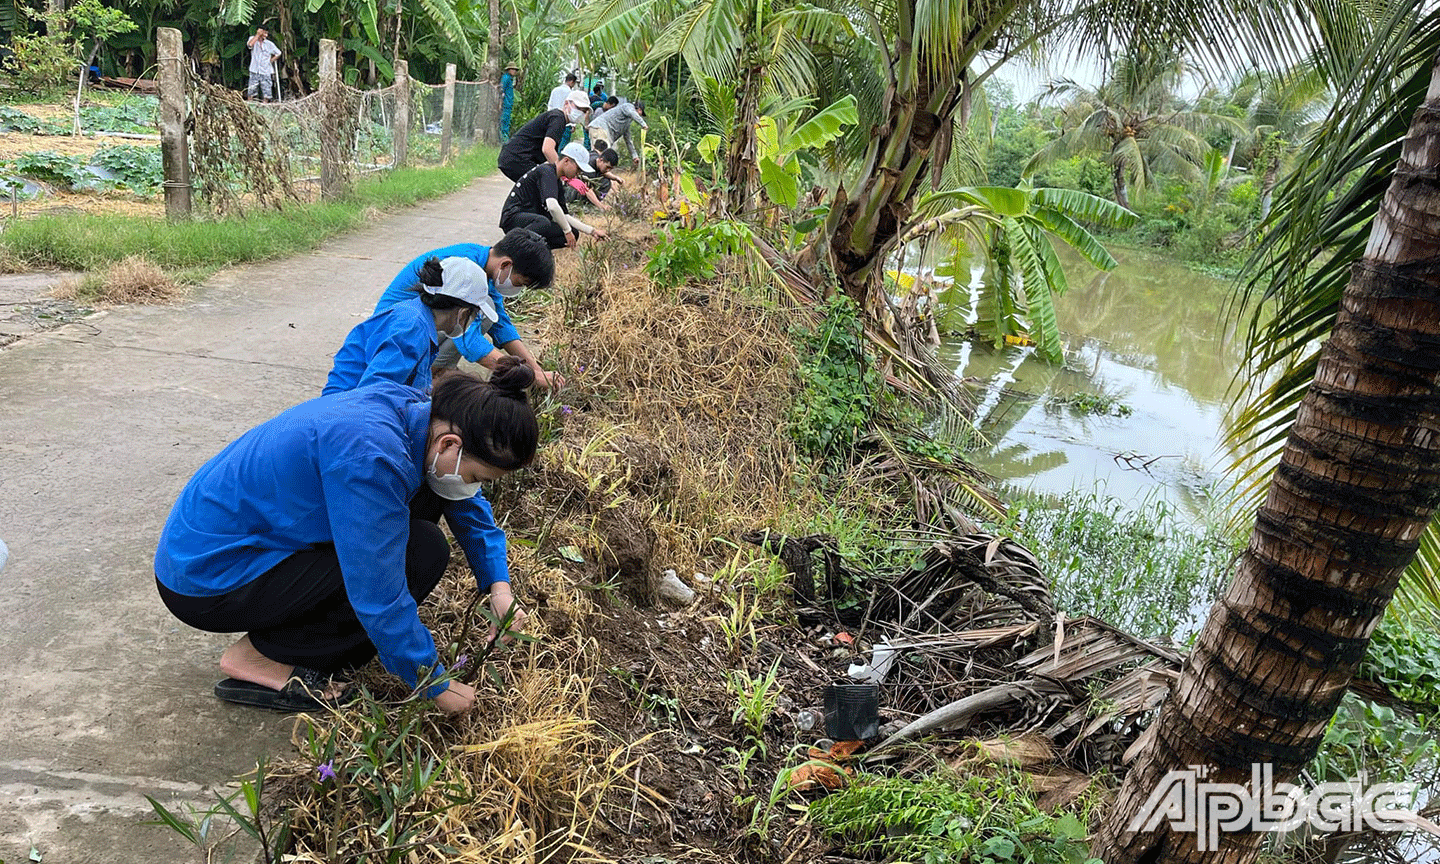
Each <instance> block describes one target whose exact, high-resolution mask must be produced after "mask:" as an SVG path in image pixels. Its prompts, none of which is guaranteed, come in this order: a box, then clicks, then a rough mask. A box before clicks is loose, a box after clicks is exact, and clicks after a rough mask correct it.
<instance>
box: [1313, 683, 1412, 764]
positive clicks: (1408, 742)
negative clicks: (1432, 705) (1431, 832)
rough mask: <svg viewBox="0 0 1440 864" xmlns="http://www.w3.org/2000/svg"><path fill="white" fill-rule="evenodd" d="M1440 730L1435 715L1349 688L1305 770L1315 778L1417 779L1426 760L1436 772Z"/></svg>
mask: <svg viewBox="0 0 1440 864" xmlns="http://www.w3.org/2000/svg"><path fill="white" fill-rule="evenodd" d="M1436 731H1437V723H1436V720H1435V719H1434V718H1432V717H1429V716H1426V715H1418V716H1413V717H1412V716H1410V715H1408V714H1405V713H1401V712H1398V711H1396V710H1394V709H1393V708H1390V707H1388V706H1385V705H1379V704H1377V703H1374V702H1371V701H1369V700H1368V699H1363V698H1361V697H1359V696H1357V695H1355V694H1354V693H1346V694H1345V698H1344V700H1343V701H1341V703H1340V710H1338V711H1336V712H1335V716H1334V717H1333V718H1331V720H1330V725H1329V726H1328V727H1327V728H1326V730H1325V741H1324V743H1323V744H1321V745H1320V750H1319V752H1318V753H1316V754H1315V758H1314V759H1312V760H1310V764H1308V765H1306V766H1305V769H1304V772H1303V776H1304V777H1305V778H1306V779H1308V780H1309V781H1311V782H1312V783H1330V782H1348V781H1350V780H1353V779H1355V778H1357V777H1366V778H1368V779H1369V781H1370V782H1374V783H1398V782H1404V781H1410V780H1415V779H1416V772H1417V770H1420V769H1422V768H1424V767H1426V766H1428V768H1429V771H1430V773H1432V774H1433V773H1435V772H1436V770H1437V762H1440V741H1437V740H1436V735H1435V733H1436Z"/></svg>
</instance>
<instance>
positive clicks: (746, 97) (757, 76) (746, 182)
mask: <svg viewBox="0 0 1440 864" xmlns="http://www.w3.org/2000/svg"><path fill="white" fill-rule="evenodd" d="M750 38H753V37H749V36H747V42H748V40H749V39H750ZM740 66H741V69H742V71H741V73H740V92H739V93H738V94H736V104H735V124H734V126H733V127H732V128H731V130H730V142H729V146H728V147H727V149H726V153H725V179H726V180H727V181H728V182H729V184H730V189H729V195H728V198H729V201H728V204H729V205H730V212H731V213H733V214H735V215H744V214H748V213H749V212H750V211H751V210H753V209H754V206H755V189H756V186H757V185H758V183H759V177H760V160H759V158H758V155H757V154H756V132H755V124H756V122H758V121H759V119H760V87H761V85H762V84H763V83H764V75H765V67H764V65H762V64H761V63H760V62H759V61H758V52H757V51H755V50H753V49H752V48H750V47H749V46H748V44H747V46H746V48H745V50H744V51H743V52H742V54H741V58H740Z"/></svg>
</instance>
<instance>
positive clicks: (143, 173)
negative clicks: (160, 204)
mask: <svg viewBox="0 0 1440 864" xmlns="http://www.w3.org/2000/svg"><path fill="white" fill-rule="evenodd" d="M90 164H91V165H99V166H101V167H102V168H105V169H106V170H108V171H110V172H111V173H112V174H114V175H115V177H116V180H117V181H118V182H119V183H120V184H122V185H124V186H126V187H127V188H129V189H132V190H134V191H135V192H138V193H141V194H154V193H155V192H157V191H159V189H160V186H161V184H162V183H164V181H165V171H164V167H163V165H162V163H161V158H160V148H159V147H158V146H152V147H137V146H132V145H128V144H125V145H120V146H117V147H102V148H101V149H99V150H96V151H95V155H94V156H92V157H91V158H90Z"/></svg>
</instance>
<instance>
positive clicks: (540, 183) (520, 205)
mask: <svg viewBox="0 0 1440 864" xmlns="http://www.w3.org/2000/svg"><path fill="white" fill-rule="evenodd" d="M594 170H595V169H594V167H593V166H592V165H591V164H590V153H589V152H588V151H587V150H586V149H585V145H583V144H581V143H580V142H579V141H572V142H570V143H569V144H566V145H565V149H564V150H563V151H562V155H561V157H560V161H559V163H558V164H556V165H550V164H548V163H545V164H541V165H536V166H535V167H533V168H531V169H530V170H529V171H527V172H526V173H525V176H523V177H521V178H520V180H519V181H518V182H516V184H515V186H514V188H512V189H511V190H510V195H509V196H508V197H506V199H505V204H504V206H502V207H501V208H500V227H501V229H503V230H505V231H513V230H515V229H517V228H526V229H529V230H531V231H534V232H535V233H536V234H539V235H540V236H541V237H544V238H545V242H546V243H549V244H550V248H551V249H561V248H564V247H566V246H568V247H570V248H572V249H573V248H575V243H576V241H577V240H579V237H580V235H581V234H590V235H592V236H593V237H594V238H595V239H597V240H604V239H605V229H603V228H596V227H594V226H591V225H587V224H586V223H584V222H582V221H580V220H579V219H576V218H575V217H574V216H571V215H570V213H569V211H568V210H567V209H566V208H565V200H564V199H565V196H564V195H563V194H561V191H560V180H561V178H562V177H563V178H564V179H566V180H573V179H574V178H576V177H579V176H580V172H581V171H584V172H586V173H587V174H588V173H590V172H592V171H594Z"/></svg>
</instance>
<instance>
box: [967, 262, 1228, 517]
mask: <svg viewBox="0 0 1440 864" xmlns="http://www.w3.org/2000/svg"><path fill="white" fill-rule="evenodd" d="M1112 252H1113V253H1114V254H1115V257H1116V258H1117V259H1118V260H1119V261H1120V266H1119V267H1117V268H1116V269H1115V270H1113V271H1110V272H1108V273H1105V272H1100V271H1097V270H1095V269H1094V268H1092V267H1090V266H1089V265H1087V264H1085V263H1084V262H1082V261H1080V260H1079V259H1078V258H1075V257H1074V256H1069V257H1063V256H1062V260H1064V262H1065V268H1066V272H1067V274H1068V275H1069V278H1070V281H1071V285H1070V290H1069V291H1068V292H1067V293H1066V294H1065V296H1064V297H1062V298H1061V299H1060V301H1059V303H1058V304H1057V309H1056V313H1057V319H1058V321H1059V325H1060V329H1061V331H1062V334H1063V336H1064V338H1065V344H1066V351H1065V356H1066V359H1065V364H1064V365H1063V366H1055V365H1052V364H1050V363H1047V362H1045V360H1043V359H1042V358H1041V357H1039V356H1038V355H1037V354H1036V353H1035V349H1034V348H1030V347H1019V346H1011V345H1007V346H1005V347H1003V348H1000V349H998V350H997V349H994V348H992V347H990V346H989V345H987V344H984V343H982V342H976V341H971V340H966V339H954V340H949V341H947V342H946V343H945V344H944V345H942V347H941V356H942V357H943V358H944V359H945V360H947V361H948V362H949V363H950V364H951V365H952V367H953V368H954V369H955V372H956V374H957V375H959V376H961V377H964V378H966V379H968V380H969V381H970V383H971V384H972V392H973V394H974V397H975V400H976V404H977V407H976V410H975V418H976V420H977V423H978V425H979V427H980V429H981V431H982V432H983V433H984V435H985V436H986V438H987V440H988V442H989V443H988V446H986V447H983V448H981V449H979V450H978V451H976V452H975V453H973V454H971V455H972V459H973V460H974V461H975V462H976V463H977V464H978V465H979V466H980V467H981V468H983V469H985V470H986V471H988V472H990V473H991V474H992V475H993V476H994V477H995V478H997V479H998V480H1000V481H1003V482H1004V483H1006V484H1008V485H1011V486H1014V487H1018V488H1021V489H1025V488H1029V489H1031V490H1033V491H1035V492H1039V493H1046V494H1063V493H1066V492H1069V491H1070V490H1071V489H1084V490H1087V491H1088V490H1093V491H1095V492H1098V493H1100V494H1102V495H1111V496H1114V497H1115V498H1118V499H1120V500H1122V501H1126V502H1135V503H1138V502H1140V501H1142V500H1146V499H1147V498H1154V497H1159V498H1162V499H1165V500H1167V501H1169V502H1171V503H1174V504H1176V505H1178V507H1179V509H1180V510H1181V511H1182V512H1185V513H1188V514H1189V515H1191V516H1192V517H1194V518H1198V517H1201V516H1203V515H1204V514H1205V513H1206V512H1207V511H1208V509H1209V502H1210V498H1211V493H1212V490H1215V489H1218V488H1219V487H1220V486H1221V485H1222V483H1223V474H1224V472H1225V470H1226V468H1227V467H1228V466H1229V465H1230V461H1229V457H1228V455H1227V453H1226V450H1225V448H1224V446H1223V444H1222V441H1223V438H1224V428H1225V413H1226V407H1227V405H1228V403H1229V400H1228V395H1227V392H1228V388H1229V387H1230V384H1231V381H1232V379H1233V377H1234V375H1235V372H1236V370H1237V369H1238V368H1239V367H1240V365H1241V358H1242V344H1241V343H1242V341H1243V339H1242V338H1241V337H1243V335H1244V333H1243V329H1240V328H1241V327H1242V326H1243V325H1237V323H1236V320H1237V316H1236V315H1235V314H1234V312H1233V310H1231V309H1230V308H1229V306H1230V304H1229V300H1230V297H1231V287H1230V283H1229V282H1227V281H1224V280H1221V279H1217V278H1213V277H1210V276H1205V275H1203V274H1200V273H1196V272H1195V271H1193V270H1189V269H1187V268H1185V267H1184V266H1181V265H1179V264H1176V263H1174V262H1172V261H1167V260H1165V259H1164V258H1161V257H1159V256H1157V255H1155V254H1152V253H1147V252H1141V251H1134V250H1124V249H1117V250H1112ZM1077 395H1079V396H1087V395H1088V396H1104V397H1109V398H1112V399H1114V400H1116V403H1117V405H1119V406H1124V408H1126V409H1128V414H1127V413H1118V412H1117V411H1115V410H1112V411H1111V412H1110V413H1106V414H1100V413H1092V412H1088V411H1082V410H1078V409H1075V408H1071V407H1067V406H1065V405H1063V404H1061V400H1063V399H1066V398H1070V397H1075V396H1077Z"/></svg>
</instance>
